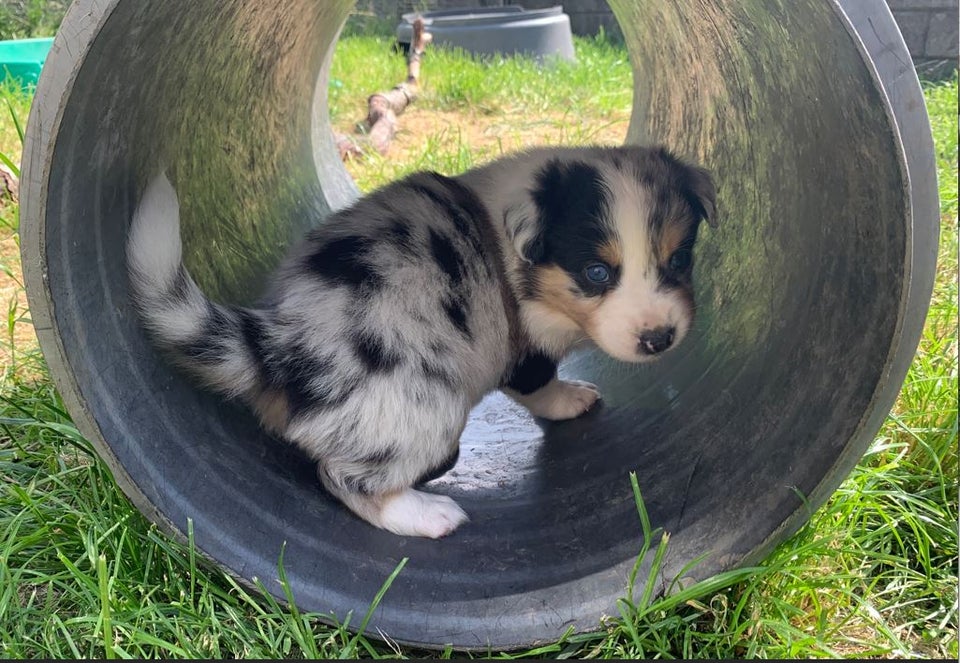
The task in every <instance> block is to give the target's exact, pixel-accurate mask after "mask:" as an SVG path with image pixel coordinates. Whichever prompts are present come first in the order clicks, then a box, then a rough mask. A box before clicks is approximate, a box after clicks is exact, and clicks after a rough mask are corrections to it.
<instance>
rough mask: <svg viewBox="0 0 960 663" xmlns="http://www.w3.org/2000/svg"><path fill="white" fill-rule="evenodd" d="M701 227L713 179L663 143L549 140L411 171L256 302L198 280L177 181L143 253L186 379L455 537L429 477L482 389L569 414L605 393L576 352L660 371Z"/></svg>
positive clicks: (147, 211) (311, 240) (415, 528)
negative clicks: (563, 370)
mask: <svg viewBox="0 0 960 663" xmlns="http://www.w3.org/2000/svg"><path fill="white" fill-rule="evenodd" d="M703 220H706V221H707V222H709V223H710V224H711V225H714V224H715V223H716V214H715V192H714V184H713V182H712V180H711V178H710V176H709V175H708V173H707V172H706V171H705V170H703V169H701V168H699V167H696V166H693V165H690V164H687V163H684V162H683V161H681V160H679V159H677V158H676V157H674V156H672V155H671V154H670V153H669V152H667V151H666V150H665V149H663V148H644V147H635V146H626V147H619V148H600V147H597V148H569V149H567V148H563V149H534V150H530V151H527V152H523V153H520V154H518V155H516V156H511V157H506V158H503V159H500V160H498V161H495V162H493V163H490V164H488V165H486V166H483V167H481V168H478V169H475V170H472V171H469V172H467V173H464V174H463V175H460V176H459V177H453V178H450V177H444V176H441V175H438V174H436V173H432V172H423V173H417V174H414V175H411V176H409V177H406V178H405V179H403V180H400V181H398V182H395V183H393V184H390V185H387V186H385V187H384V188H382V189H379V190H378V191H375V192H374V193H371V194H370V195H368V196H365V197H363V198H361V199H360V200H358V201H357V202H356V203H354V204H353V205H351V206H350V207H348V208H346V209H344V210H341V211H339V212H337V213H335V214H332V215H331V216H330V217H329V218H327V219H326V220H325V221H324V222H323V223H322V224H320V225H318V226H317V227H316V228H315V229H313V230H312V231H310V232H309V233H308V234H307V236H306V238H305V239H304V240H303V241H302V243H300V244H299V245H297V246H296V247H295V248H294V249H293V250H292V251H291V252H290V253H289V255H288V256H287V258H286V259H285V261H284V262H283V263H282V264H281V266H280V267H279V268H278V270H277V271H276V273H275V274H274V275H273V277H272V279H271V282H270V286H269V289H268V294H267V296H266V297H265V298H264V300H263V303H262V304H261V305H258V306H254V307H252V308H241V307H235V306H226V305H222V304H217V303H214V302H212V301H210V300H209V299H207V298H206V297H205V296H204V294H203V293H202V292H201V291H200V289H199V288H198V287H197V285H196V283H195V282H194V281H193V279H191V277H190V275H189V274H188V273H187V271H186V269H185V268H184V266H183V264H182V261H181V243H180V226H179V205H178V201H177V196H176V193H175V191H174V188H173V187H172V185H171V184H170V182H169V181H168V180H167V178H166V177H165V176H163V175H160V176H158V177H157V178H156V179H154V180H153V181H152V182H151V183H149V185H148V186H147V188H146V190H145V192H144V194H143V197H142V199H141V201H140V204H139V207H138V209H137V211H136V213H135V214H134V218H133V223H132V227H131V230H130V236H129V240H128V245H127V258H128V265H129V272H130V282H131V287H132V292H133V296H134V300H135V302H136V305H137V308H138V310H139V312H140V314H141V316H142V319H143V321H144V324H145V326H146V327H147V329H148V330H149V331H150V332H151V335H152V336H153V338H154V339H155V340H156V341H157V342H158V344H159V345H161V346H162V347H164V348H166V349H167V350H168V351H170V353H171V354H172V356H173V357H174V358H176V359H178V360H179V363H180V364H181V365H182V366H183V367H184V368H185V369H186V370H188V371H189V372H191V373H193V374H194V375H195V376H197V377H198V378H199V379H200V380H202V381H203V382H204V383H205V384H206V385H208V386H209V387H211V388H213V389H215V390H217V391H219V392H221V393H223V394H225V395H226V396H229V397H234V398H239V399H242V400H244V401H245V402H247V403H248V404H249V405H250V406H251V407H252V408H253V409H254V410H255V411H256V413H257V414H258V415H259V418H260V420H261V421H262V422H263V425H264V426H265V427H266V428H267V429H269V430H270V431H271V432H273V433H275V434H276V435H278V436H279V437H282V438H284V439H286V440H289V441H290V442H292V443H294V444H296V445H298V446H299V447H300V448H302V449H303V450H304V451H306V452H307V453H308V454H309V455H310V456H311V457H312V458H313V459H314V460H315V461H316V462H317V469H318V475H319V477H320V480H321V482H322V483H323V485H324V486H325V487H326V489H327V490H328V491H329V492H330V493H332V494H333V495H334V496H336V497H337V498H338V499H339V500H340V501H341V502H343V504H345V505H346V506H347V507H348V508H349V509H350V510H352V511H353V512H354V513H355V514H356V515H358V516H359V517H361V518H363V519H364V520H366V521H367V522H369V523H370V524H372V525H375V526H377V527H381V528H383V529H386V530H389V531H391V532H395V533H397V534H402V535H411V536H426V537H433V538H439V537H442V536H445V535H447V534H450V533H451V532H453V531H454V530H455V529H456V528H457V526H458V525H460V524H461V523H463V522H464V521H465V520H466V519H467V516H466V514H465V513H464V512H463V510H461V509H460V507H459V506H458V505H457V504H456V502H454V501H453V500H452V499H450V498H449V497H446V496H442V495H436V494H433V493H429V492H424V491H421V490H416V489H415V487H416V486H417V485H418V484H420V483H422V482H424V481H426V480H428V479H430V478H433V477H435V476H438V475H439V474H440V473H442V472H444V471H446V470H447V469H449V468H450V467H451V466H452V465H453V463H454V462H455V461H456V458H457V454H458V450H459V438H460V433H461V432H462V430H463V428H464V426H465V424H466V421H467V416H468V414H469V413H470V410H471V408H473V406H474V405H476V404H477V403H478V402H479V401H480V399H481V398H482V397H483V396H484V395H485V394H486V393H488V392H489V391H491V390H493V389H502V390H503V391H504V392H506V393H507V394H508V395H509V396H510V397H512V398H513V399H515V400H516V401H518V402H519V403H521V404H522V405H524V406H526V407H527V408H528V409H529V410H530V412H531V413H532V414H533V415H535V416H538V417H544V418H546V419H553V420H560V419H569V418H572V417H576V416H578V415H580V414H582V413H583V412H585V411H587V410H588V409H590V407H591V406H592V405H593V404H594V403H595V402H596V400H597V399H598V398H599V393H598V391H597V389H596V387H595V386H594V385H592V384H588V383H585V382H574V381H564V380H559V379H558V378H557V363H558V362H559V361H560V360H561V359H562V358H563V356H564V354H565V353H566V352H567V351H568V350H569V349H570V348H571V347H572V346H573V345H574V344H576V343H578V342H581V341H592V342H593V343H595V344H596V345H597V346H599V347H600V348H601V349H603V350H604V351H605V352H607V353H608V354H610V355H611V356H613V357H615V358H617V359H621V360H623V361H628V362H645V361H651V360H654V359H656V358H657V357H659V356H660V355H662V354H663V353H664V352H666V351H668V350H670V349H671V348H673V347H675V346H676V345H677V344H678V343H680V342H681V341H682V340H683V338H684V336H685V335H686V334H687V332H688V330H689V329H690V325H691V323H692V320H693V316H694V295H693V283H692V278H691V275H692V268H693V248H694V243H695V241H696V238H697V229H698V227H699V225H700V222H701V221H703Z"/></svg>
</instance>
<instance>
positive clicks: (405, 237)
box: [386, 218, 415, 253]
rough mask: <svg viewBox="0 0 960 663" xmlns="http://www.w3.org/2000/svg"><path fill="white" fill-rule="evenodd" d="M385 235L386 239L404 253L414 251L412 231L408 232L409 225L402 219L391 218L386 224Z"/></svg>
mask: <svg viewBox="0 0 960 663" xmlns="http://www.w3.org/2000/svg"><path fill="white" fill-rule="evenodd" d="M386 237H387V241H389V242H390V243H391V244H393V245H394V246H395V247H397V249H399V250H400V251H402V252H404V253H413V252H414V251H415V249H414V245H413V233H411V232H410V226H409V225H408V224H407V222H406V221H404V220H403V219H399V218H397V219H393V220H392V221H390V222H389V223H388V224H387V229H386Z"/></svg>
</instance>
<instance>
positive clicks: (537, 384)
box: [507, 352, 557, 396]
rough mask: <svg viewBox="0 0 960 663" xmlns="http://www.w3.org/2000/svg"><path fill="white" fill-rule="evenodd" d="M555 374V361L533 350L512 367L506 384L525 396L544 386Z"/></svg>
mask: <svg viewBox="0 0 960 663" xmlns="http://www.w3.org/2000/svg"><path fill="white" fill-rule="evenodd" d="M556 375H557V362H555V361H554V360H553V359H551V358H550V357H548V356H546V355H545V354H543V353H542V352H534V353H533V354H528V355H526V356H524V357H523V358H522V359H521V360H520V361H519V362H518V363H517V364H516V365H515V366H514V367H513V372H511V373H510V378H509V379H508V380H507V386H508V387H510V388H511V389H513V390H514V391H517V392H519V393H521V394H523V395H524V396H526V395H527V394H532V393H533V392H535V391H537V390H538V389H540V388H542V387H544V386H545V385H546V384H547V383H548V382H550V380H552V379H553V378H555V377H556Z"/></svg>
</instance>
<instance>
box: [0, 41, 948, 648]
mask: <svg viewBox="0 0 960 663" xmlns="http://www.w3.org/2000/svg"><path fill="white" fill-rule="evenodd" d="M376 39H377V38H376V37H372V36H369V35H366V36H362V37H357V38H355V39H345V40H344V41H342V42H341V44H340V45H339V47H338V51H337V60H335V62H334V71H333V78H334V79H338V80H341V82H342V85H341V86H340V87H339V88H337V90H336V91H335V92H334V93H333V94H332V95H331V104H332V106H333V108H332V112H333V114H334V118H335V121H338V122H346V123H349V122H351V121H353V120H354V119H356V117H357V116H358V115H360V114H362V109H364V107H365V96H366V94H369V92H370V91H372V90H378V89H382V88H384V87H390V85H392V84H393V83H394V82H397V81H399V80H401V79H402V77H403V65H402V62H401V61H400V60H399V59H398V58H380V59H377V61H376V62H373V63H368V64H365V65H364V66H363V67H357V62H360V61H361V60H360V59H358V58H360V55H358V54H362V53H364V52H365V51H366V52H368V53H369V52H370V50H371V49H373V48H380V47H381V46H382V47H384V48H386V46H387V45H388V43H389V41H388V40H383V41H380V42H377V41H376ZM371 43H373V44H375V46H371ZM591 48H595V52H593V51H590V50H589V49H591ZM578 49H579V52H580V57H581V62H584V61H586V62H591V58H593V60H592V64H590V65H589V67H590V68H594V69H600V70H602V72H603V76H590V75H589V74H588V73H582V72H579V71H578V70H575V69H573V70H569V71H566V72H564V71H563V70H561V69H557V70H550V72H549V73H546V74H543V75H542V76H541V75H540V74H537V73H536V71H535V70H533V69H532V68H531V67H530V65H528V64H524V63H518V62H513V63H509V64H508V63H502V64H494V65H492V66H486V65H482V64H479V63H476V62H468V63H461V64H457V61H456V59H455V58H456V56H455V55H454V54H448V53H439V52H436V53H431V59H430V61H429V63H430V64H429V67H430V69H427V65H426V64H425V77H429V78H428V79H426V78H425V81H424V88H425V91H424V96H423V98H422V99H421V100H419V101H418V102H417V104H418V106H419V107H421V108H423V109H424V110H426V111H431V112H458V113H464V114H465V115H467V114H471V113H474V111H473V110H472V107H473V106H474V105H476V106H479V107H481V108H482V111H481V112H480V114H479V115H470V118H471V119H470V121H472V122H479V121H480V120H478V119H477V118H478V117H482V119H483V121H487V122H498V121H500V120H501V119H502V118H503V117H511V118H512V117H513V116H512V115H511V113H512V112H514V110H515V109H516V108H520V109H521V110H522V111H523V112H524V113H526V112H527V111H526V110H524V109H526V108H530V109H533V110H530V111H529V114H530V115H536V114H537V113H543V112H546V111H547V110H549V109H551V108H554V107H555V106H556V104H557V102H558V99H559V98H560V97H554V96H552V95H554V94H556V95H568V94H580V95H583V97H582V98H579V100H578V101H577V103H582V104H585V105H587V106H589V109H590V110H589V111H584V113H585V115H587V114H592V115H589V117H590V118H591V120H590V122H588V123H586V124H587V125H589V126H585V127H584V128H583V130H582V134H577V133H576V131H572V132H571V133H570V134H569V135H566V136H561V138H564V139H567V140H569V141H570V142H576V141H577V140H578V139H581V138H582V139H584V140H586V138H585V137H586V136H589V135H590V131H592V129H590V126H595V125H596V124H603V123H604V122H605V121H606V119H605V118H607V117H608V116H610V115H613V114H616V113H617V112H618V109H620V110H622V108H623V106H624V104H625V105H626V107H627V108H628V107H629V103H630V99H629V97H624V96H623V94H624V93H623V92H622V90H623V89H626V88H628V87H629V84H628V82H627V83H625V82H624V81H625V78H624V77H626V80H627V81H628V78H629V75H630V73H629V68H627V67H626V64H625V58H624V56H623V53H622V51H619V50H618V49H617V48H616V47H614V46H611V45H609V44H606V43H605V42H603V41H602V40H597V41H596V42H595V43H593V45H590V44H588V45H587V46H586V47H584V45H583V43H582V42H579V43H578ZM585 54H586V57H585ZM351 58H353V59H351ZM485 67H486V68H485ZM618 68H619V69H618ZM490 69H493V70H494V71H498V72H505V71H509V73H510V76H509V77H506V81H507V82H504V80H498V81H495V82H494V81H490V80H486V79H485V76H484V75H481V74H483V72H485V71H486V72H489V70H490ZM348 70H349V71H354V72H357V76H356V77H353V76H352V77H350V80H349V82H348V81H347V80H346V79H347V77H346V76H345V74H344V73H343V72H345V71H348ZM428 71H429V73H427V72H428ZM460 72H463V75H462V76H461V75H460ZM477 72H480V73H477ZM554 76H556V77H557V78H556V79H552V78H551V77H554ZM605 77H607V80H606V81H605V80H604V79H605ZM496 78H498V79H499V78H501V77H496ZM541 78H542V79H543V80H540V79H541ZM548 79H549V80H548ZM556 90H560V91H559V92H557V91H556ZM957 92H958V88H957V81H956V78H954V79H953V80H951V81H949V82H947V83H943V84H938V85H931V86H929V87H927V90H926V97H927V102H928V105H929V109H930V114H931V120H932V123H933V128H934V135H935V140H936V145H937V155H938V169H939V177H940V195H941V201H942V230H941V247H940V264H939V270H938V277H937V284H936V289H935V293H934V298H933V305H932V307H931V310H930V314H929V317H928V320H927V324H926V327H925V331H924V336H923V339H922V342H921V345H920V348H919V350H918V352H917V355H916V358H915V360H914V362H913V364H912V366H911V369H910V373H909V375H908V377H907V379H906V381H905V384H904V386H903V390H902V392H901V394H900V397H899V399H898V401H897V404H896V406H895V408H894V409H893V412H892V413H891V415H890V416H889V417H888V418H887V420H886V422H885V423H884V426H883V428H882V429H881V431H880V432H879V433H878V435H877V437H876V440H875V442H874V444H873V445H872V447H871V448H870V450H869V452H868V453H867V454H866V455H865V456H864V458H863V459H862V461H861V462H860V464H859V465H858V466H857V468H856V469H855V470H854V471H853V472H852V474H851V475H850V476H849V478H848V479H847V480H846V481H845V482H844V483H843V485H842V486H841V487H840V489H839V490H838V491H837V493H836V494H835V495H834V496H833V497H832V498H831V499H830V500H829V501H828V503H827V504H826V505H825V506H824V507H823V508H821V509H820V510H818V511H817V512H816V513H815V514H814V516H813V517H812V518H811V520H810V521H809V522H808V523H807V524H806V525H804V526H803V527H802V528H801V530H800V531H799V532H798V533H797V534H796V535H794V536H793V537H791V538H790V539H788V540H787V541H785V542H784V543H782V544H781V545H780V546H778V547H777V549H776V550H775V551H774V552H773V553H772V554H771V555H770V556H769V557H768V558H767V559H766V560H764V561H763V563H762V564H761V565H760V566H759V567H757V568H754V569H746V570H741V571H736V572H732V573H729V574H725V575H723V576H720V577H718V578H715V579H712V580H710V581H708V582H706V583H703V584H701V585H698V586H696V587H693V588H687V589H685V590H684V591H683V592H681V593H678V594H674V595H671V596H670V597H669V598H666V599H664V598H655V597H652V596H650V595H649V594H643V593H638V595H631V594H630V593H627V594H626V595H625V597H624V600H623V601H622V602H621V604H620V612H619V614H618V615H616V616H615V617H613V618H611V619H610V620H609V621H608V622H607V623H606V624H604V625H603V627H602V628H601V629H600V630H599V631H598V633H595V634H585V635H578V636H571V637H567V638H563V639H560V640H559V641H558V642H556V643H551V644H547V645H545V646H543V647H539V648H537V649H535V650H533V651H531V652H513V653H510V654H508V655H505V654H500V653H499V652H490V654H491V655H499V656H501V657H507V656H511V657H512V656H517V655H521V654H522V655H531V656H542V657H550V658H553V657H560V656H562V657H576V658H582V657H602V658H639V657H648V658H650V657H664V658H667V657H685V658H734V657H736V658H748V657H763V658H799V657H804V658H807V657H831V658H832V657H844V656H852V655H859V656H877V657H891V656H892V657H909V656H914V657H915V656H929V657H954V658H955V657H956V656H957V628H958V620H957V607H956V601H957V558H958V548H957V521H958V509H957V493H958V465H957V458H958V451H957V315H958V311H957V295H958V292H957V250H958V246H957V116H958V109H957ZM0 95H2V96H3V97H4V98H9V99H11V104H12V107H13V108H14V110H15V112H16V114H17V116H18V117H20V118H24V117H25V116H26V111H27V107H28V105H29V97H28V96H27V95H22V94H19V93H16V92H13V91H11V90H4V91H0ZM526 104H530V106H526ZM4 110H5V105H4V104H0V152H2V153H4V154H6V155H8V156H9V157H10V158H11V159H12V160H14V161H15V162H16V161H17V159H18V157H19V151H20V146H19V139H18V137H17V132H16V129H15V127H14V126H13V124H12V122H11V121H9V120H7V116H6V114H5V113H4V112H3V111H4ZM510 121H511V122H512V120H510ZM590 123H593V124H590ZM460 131H462V132H463V133H460ZM460 131H458V130H457V129H456V128H447V129H445V130H443V131H438V132H437V133H435V134H429V135H427V136H426V138H425V139H424V141H423V144H422V145H421V149H420V150H419V151H412V152H411V153H410V154H408V155H407V156H408V158H406V159H404V160H403V163H402V164H399V165H387V164H386V162H387V161H389V160H386V159H379V160H378V159H374V158H370V159H367V160H364V161H362V162H360V163H358V164H356V169H357V170H358V171H362V173H363V177H364V178H366V179H365V180H364V183H362V186H364V187H369V186H373V185H374V184H375V183H376V182H378V181H382V180H383V179H384V178H387V177H391V176H394V175H395V174H397V173H400V172H404V171H405V170H406V169H413V168H422V167H433V168H437V169H439V170H442V171H444V172H455V171H457V170H461V169H463V168H465V167H468V166H469V165H472V164H473V163H475V162H477V161H478V160H480V159H483V158H486V157H487V156H488V155H489V154H491V153H492V152H495V151H496V147H486V148H482V149H478V148H477V147H476V146H475V144H474V143H473V142H471V141H469V140H467V139H466V130H460ZM0 220H2V223H3V227H2V229H0V234H2V237H0V238H5V239H9V240H11V241H12V240H15V238H16V230H17V224H16V206H15V205H13V204H11V203H9V202H8V201H7V202H2V201H0ZM5 260H6V261H7V264H6V265H5V268H6V270H7V271H9V272H10V274H12V275H14V276H16V275H17V274H18V273H19V265H18V263H17V261H16V256H15V254H12V255H5ZM16 316H19V319H20V320H21V323H19V324H23V322H22V321H23V320H27V318H24V317H23V316H24V312H23V311H18V312H17V313H16ZM16 316H15V317H16ZM13 326H14V327H16V324H14V325H13ZM8 337H9V338H14V335H12V334H10V335H8ZM17 342H18V341H16V339H15V338H14V340H13V341H10V340H8V341H6V345H8V346H9V345H15V344H16V343H17ZM7 350H8V355H7V356H13V357H14V360H13V362H12V363H10V364H8V365H7V366H6V367H5V370H4V372H3V377H2V379H3V382H2V388H0V473H2V476H3V485H4V490H3V491H2V493H0V656H2V657H4V658H19V657H25V658H26V657H30V658H34V657H40V656H46V657H58V658H60V657H62V658H80V657H84V658H87V657H98V658H114V657H117V658H120V657H129V656H134V657H171V658H185V657H217V658H221V657H224V658H225V657H263V658H278V657H309V658H315V657H350V656H356V655H361V656H364V657H376V656H387V657H395V656H397V655H402V656H416V655H418V654H421V653H422V652H417V651H414V650H409V649H400V650H394V648H392V647H390V646H389V645H386V644H382V643H378V642H375V641H372V640H369V639H367V638H366V637H364V636H356V635H353V634H352V633H351V632H350V631H349V630H348V629H347V628H346V627H345V626H344V625H340V626H327V625H324V624H323V623H322V622H321V621H320V620H319V619H318V616H317V615H310V614H302V613H300V612H298V611H297V609H296V608H295V607H286V606H281V605H279V604H278V603H277V602H276V601H275V600H273V599H272V598H270V597H269V596H268V595H266V594H263V593H258V592H255V591H249V590H246V589H244V588H242V587H240V586H238V585H237V584H236V583H235V582H234V581H233V580H231V579H230V578H229V577H227V576H226V575H224V574H223V573H222V572H221V571H220V570H218V569H217V568H216V567H214V566H212V565H210V564H208V563H207V562H205V561H204V560H203V559H201V558H200V557H198V555H197V554H196V552H195V551H194V550H193V548H192V547H191V546H190V545H182V544H180V543H177V542H174V541H171V540H170V539H169V538H167V537H166V536H164V535H163V534H161V533H160V532H158V531H157V529H156V528H155V527H154V526H152V525H151V524H149V523H148V522H147V521H146V520H145V519H144V517H143V516H141V515H140V514H139V512H137V511H136V510H135V509H134V508H133V507H132V506H131V505H130V504H129V502H128V501H127V500H126V499H125V498H124V497H123V495H122V494H121V493H120V491H119V490H118V488H117V486H116V484H115V482H114V481H113V479H112V477H111V476H110V472H109V471H108V469H107V468H106V466H105V465H104V464H103V463H102V462H101V461H100V460H99V459H98V458H97V456H96V455H95V454H94V453H93V451H92V449H91V448H90V445H89V443H87V442H86V441H85V440H84V439H83V438H82V436H80V435H79V433H78V432H77V431H76V429H75V428H74V427H73V425H72V424H71V422H70V420H69V417H68V416H67V414H66V413H65V412H64V409H63V406H62V403H61V401H60V399H59V396H58V395H57V393H56V391H55V390H54V388H53V386H52V384H51V381H50V379H49V376H48V375H47V372H46V368H45V366H44V365H43V363H42V360H39V359H37V358H36V357H37V355H36V353H32V354H31V352H30V349H29V347H20V348H16V350H17V351H16V353H13V352H12V350H14V348H7ZM24 356H25V357H27V358H29V357H33V358H34V359H33V361H32V362H27V363H23V362H25V361H26V360H24V359H22V357H24ZM638 508H639V510H640V516H639V517H638V528H641V527H642V528H643V529H644V530H646V532H647V534H652V533H653V532H652V531H651V530H652V525H651V524H650V523H649V522H647V521H646V519H645V518H644V517H643V513H644V512H643V509H642V502H640V501H639V500H638ZM654 524H655V523H654ZM645 539H646V540H647V541H655V540H656V538H655V537H653V536H646V537H645ZM666 540H667V539H662V540H661V541H664V542H665V541H666ZM661 545H669V543H662V544H661ZM648 554H649V555H650V556H652V558H654V559H656V558H657V556H658V555H662V548H659V547H654V548H653V549H652V550H649V551H648ZM279 562H280V560H278V563H279ZM399 572H400V573H402V572H403V571H402V569H401V570H400V571H399ZM277 573H278V576H277V577H279V578H281V579H282V578H283V575H282V565H280V566H278V571H277ZM384 581H385V582H386V581H388V579H387V578H385V579H384ZM387 591H389V590H387ZM375 599H376V597H374V596H371V597H370V600H371V602H374V601H375ZM340 617H341V618H342V619H343V620H344V621H347V620H348V619H349V624H361V623H362V622H363V619H364V615H351V616H349V618H348V616H345V615H341V616H340ZM451 654H452V652H449V651H448V652H442V653H440V654H437V655H439V656H442V657H448V656H450V655H451Z"/></svg>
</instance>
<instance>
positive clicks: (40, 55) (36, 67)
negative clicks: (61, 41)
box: [0, 37, 53, 87]
mask: <svg viewBox="0 0 960 663" xmlns="http://www.w3.org/2000/svg"><path fill="white" fill-rule="evenodd" d="M52 45H53V37H39V38H36V39H11V40H9V41H0V80H4V79H6V78H7V77H8V76H12V77H13V78H15V79H17V80H18V81H19V82H20V84H21V85H22V86H24V87H27V86H29V85H36V84H37V79H38V78H39V77H40V70H41V69H42V68H43V62H44V60H46V59H47V53H49V52H50V46H52Z"/></svg>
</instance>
